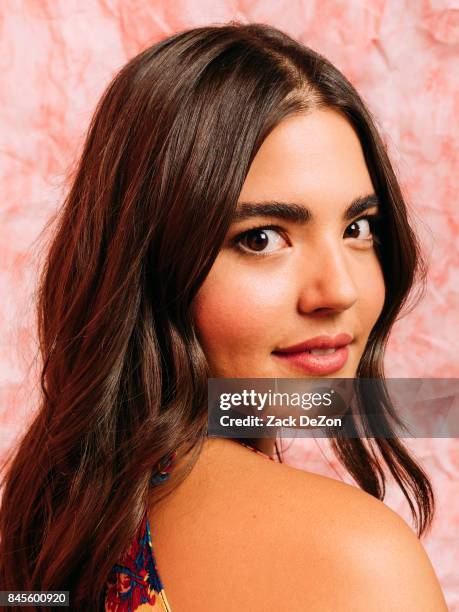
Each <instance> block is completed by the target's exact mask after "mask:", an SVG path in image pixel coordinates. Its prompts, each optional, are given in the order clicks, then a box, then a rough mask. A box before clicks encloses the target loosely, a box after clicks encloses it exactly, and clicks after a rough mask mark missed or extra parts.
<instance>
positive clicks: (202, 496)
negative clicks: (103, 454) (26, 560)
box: [149, 439, 446, 612]
mask: <svg viewBox="0 0 459 612" xmlns="http://www.w3.org/2000/svg"><path fill="white" fill-rule="evenodd" d="M149 520H150V525H151V531H152V543H153V550H154V554H155V557H156V562H157V566H158V570H159V573H160V575H161V577H162V579H163V583H164V586H165V590H166V593H167V597H168V601H169V604H170V605H171V608H172V611H173V612H182V611H183V612H185V611H186V612H198V611H199V612H215V611H216V610H218V611H219V612H229V611H232V612H234V611H237V610H240V611H242V610H244V611H245V610H250V611H251V612H262V611H263V612H270V611H272V612H274V611H276V612H279V611H284V610H285V611H287V610H289V611H290V610H295V611H296V610H306V609H307V610H317V611H319V610H320V611H321V612H323V611H324V610H333V609H340V610H349V611H350V610H354V611H355V610H360V609H361V610H364V609H366V610H378V609H381V610H382V609H383V607H381V608H379V607H378V604H377V602H376V601H375V607H371V606H369V605H368V604H369V602H368V601H367V598H363V601H362V607H361V608H360V607H359V604H358V600H359V597H360V594H359V592H360V589H361V584H360V583H361V578H362V580H363V581H364V577H361V576H360V574H359V569H358V568H359V567H360V565H361V566H362V567H363V569H364V573H365V567H366V565H365V564H366V563H368V562H370V565H371V559H372V557H371V550H372V546H371V538H372V537H375V536H374V534H375V525H378V524H379V525H380V524H381V522H384V521H386V522H387V528H388V529H389V530H390V533H395V532H394V528H395V526H398V525H399V522H400V524H402V523H403V522H402V521H401V519H399V518H398V517H397V515H395V513H393V512H392V511H391V510H389V509H388V508H386V507H385V506H384V505H383V504H382V503H381V502H379V501H378V500H375V499H373V498H372V497H371V496H369V495H367V494H366V493H364V492H362V491H360V490H359V489H357V488H356V487H351V486H349V485H346V484H343V483H340V482H337V481H334V480H332V479H329V478H325V477H322V476H318V475H315V474H311V473H308V472H305V471H303V470H297V469H295V468H292V467H289V466H286V465H284V464H279V463H274V462H271V461H268V460H266V458H264V457H261V456H259V455H258V454H255V453H252V452H250V451H249V450H248V449H247V448H244V447H243V446H240V445H238V444H237V443H235V442H233V441H229V440H218V439H215V440H209V441H207V442H206V444H205V447H204V449H203V452H202V453H201V455H200V457H199V459H198V462H197V464H196V466H195V467H194V469H193V471H192V472H191V474H190V475H189V476H188V478H187V479H186V480H185V481H184V482H183V483H182V484H181V485H180V486H179V487H178V489H177V490H176V491H174V492H173V493H172V494H171V495H170V496H168V497H167V498H166V499H165V500H163V501H162V502H160V504H159V505H158V506H156V507H154V508H153V510H152V511H150V512H149ZM403 524H404V523H403ZM397 528H398V527H397ZM401 529H402V531H403V527H401ZM406 529H407V530H409V528H408V527H407V526H406ZM395 531H396V529H395ZM407 537H408V539H409V538H410V535H409V534H407ZM412 537H413V538H414V539H415V537H414V534H412ZM369 538H370V540H369ZM414 546H416V545H415V544H414ZM373 550H374V549H373ZM352 565H355V566H356V568H357V572H356V574H355V580H354V575H353V573H352V572H350V571H349V567H350V566H352ZM424 565H425V563H424ZM427 565H428V561H427ZM424 571H425V572H426V573H427V574H428V573H429V571H432V574H433V570H431V567H430V570H429V567H427V566H426V567H424ZM432 588H433V590H434V591H435V588H434V587H432ZM376 597H378V595H377V594H376ZM433 597H434V599H435V597H438V594H437V595H436V594H435V593H434V594H433ZM343 602H348V603H349V607H345V606H344V605H343ZM437 604H438V601H437V602H436V603H435V605H436V606H437V607H436V610H441V609H442V608H441V607H438V605H437ZM381 605H382V604H381ZM397 605H398V604H397ZM336 606H339V607H338V608H337V607H336ZM363 606H365V607H363ZM384 609H386V610H388V609H390V607H389V608H384ZM394 609H395V608H394ZM414 609H416V608H414V607H413V610H414ZM418 609H421V608H418ZM423 609H425V610H430V608H428V607H426V608H423ZM433 609H434V608H432V610H433ZM444 609H445V610H446V608H444Z"/></svg>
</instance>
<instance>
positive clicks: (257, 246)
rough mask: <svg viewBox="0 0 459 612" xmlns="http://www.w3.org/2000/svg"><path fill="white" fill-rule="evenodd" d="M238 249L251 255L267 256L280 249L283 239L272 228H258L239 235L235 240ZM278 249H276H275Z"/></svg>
mask: <svg viewBox="0 0 459 612" xmlns="http://www.w3.org/2000/svg"><path fill="white" fill-rule="evenodd" d="M235 242H236V245H237V246H238V248H239V249H240V250H242V251H244V252H246V253H249V254H252V255H257V254H259V255H269V254H270V253H272V252H275V251H278V250H280V248H282V242H284V243H285V240H284V238H283V237H282V236H281V234H280V233H279V231H278V230H276V229H273V228H266V227H259V228H254V229H251V230H247V231H246V232H244V233H242V234H240V235H239V236H238V237H237V238H236V240H235ZM277 246H278V247H279V248H276V247H277Z"/></svg>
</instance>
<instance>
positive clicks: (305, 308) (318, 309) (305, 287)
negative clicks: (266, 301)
mask: <svg viewBox="0 0 459 612" xmlns="http://www.w3.org/2000/svg"><path fill="white" fill-rule="evenodd" d="M305 271H306V273H305ZM354 273H355V270H354ZM299 278H300V295H299V303H298V307H299V310H300V311H301V312H302V313H306V314H324V315H325V314H335V313H339V312H342V311H344V310H347V309H348V308H351V306H353V304H355V302H356V301H357V298H358V292H357V285H356V283H355V278H354V274H353V269H352V261H351V259H350V257H349V254H348V253H347V252H346V248H345V247H344V246H342V245H340V244H336V243H335V244H333V243H331V242H327V243H325V244H323V245H322V246H321V247H319V248H317V249H315V252H314V257H311V259H310V261H309V262H306V263H305V262H304V261H303V262H302V263H301V265H300V271H299Z"/></svg>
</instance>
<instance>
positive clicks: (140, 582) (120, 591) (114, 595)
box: [105, 442, 274, 612]
mask: <svg viewBox="0 0 459 612" xmlns="http://www.w3.org/2000/svg"><path fill="white" fill-rule="evenodd" d="M240 444H243V446H246V447H247V448H249V449H250V450H252V451H254V452H256V453H258V454H261V455H263V457H266V458H267V459H271V461H274V458H273V457H270V456H269V455H266V454H265V453H263V452H261V451H259V450H258V449H256V448H254V447H253V446H249V445H248V444H245V443H243V442H240ZM173 457H175V454H174V455H173ZM171 465H172V460H171V458H169V459H168V461H167V463H166V464H161V463H160V464H158V467H159V470H158V471H157V472H155V473H154V475H153V478H152V481H153V482H154V483H155V484H158V483H159V482H162V481H163V480H165V479H166V478H167V476H168V473H169V471H170V468H171ZM105 612H172V609H171V607H170V605H169V602H168V601H167V597H166V593H165V591H164V586H163V583H162V581H161V578H160V576H159V572H158V568H157V566H156V560H155V556H154V554H153V546H152V543H151V529H150V523H149V520H148V517H147V513H146V512H145V515H144V518H143V520H142V524H141V526H140V528H139V531H138V535H137V537H136V538H135V540H134V542H133V543H132V544H131V547H130V549H129V551H128V552H127V553H125V554H124V555H123V556H122V557H121V559H120V560H119V562H118V563H117V564H116V565H115V566H114V567H113V568H112V571H111V572H110V575H109V577H108V580H107V583H106V594H105Z"/></svg>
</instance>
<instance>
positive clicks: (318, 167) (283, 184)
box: [240, 109, 373, 208]
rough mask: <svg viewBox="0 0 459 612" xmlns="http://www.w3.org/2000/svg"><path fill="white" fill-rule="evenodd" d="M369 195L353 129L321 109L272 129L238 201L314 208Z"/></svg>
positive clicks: (291, 118)
mask: <svg viewBox="0 0 459 612" xmlns="http://www.w3.org/2000/svg"><path fill="white" fill-rule="evenodd" d="M372 191H373V185H372V181H371V178H370V175H369V173H368V169H367V166H366V163H365V159H364V156H363V151H362V147H361V145H360V141H359V139H358V137H357V135H356V134H355V132H354V130H353V128H352V126H351V125H350V123H348V121H347V120H346V119H345V118H344V117H343V116H341V115H340V114H339V113H337V112H336V111H333V110H330V109H320V110H314V111H312V112H311V113H309V114H301V115H293V116H289V117H287V118H286V119H284V120H283V121H282V122H281V123H280V124H279V125H278V126H276V128H275V129H274V130H273V131H272V132H271V133H270V134H269V136H268V137H267V138H266V139H265V141H264V142H263V144H262V145H261V147H260V149H259V150H258V152H257V154H256V156H255V158H254V160H253V162H252V165H251V167H250V169H249V173H248V175H247V177H246V180H245V182H244V185H243V188H242V191H241V195H240V200H241V201H244V200H251V201H255V200H257V199H259V200H263V199H271V198H276V199H279V200H284V199H286V200H288V201H297V202H299V203H304V204H305V205H307V206H308V207H309V208H314V206H315V205H316V206H321V205H323V206H329V205H330V204H332V203H334V204H336V205H337V206H339V205H341V204H343V205H344V204H346V203H348V202H350V201H351V200H352V199H353V198H354V197H355V196H356V195H358V194H360V193H370V192H372Z"/></svg>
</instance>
